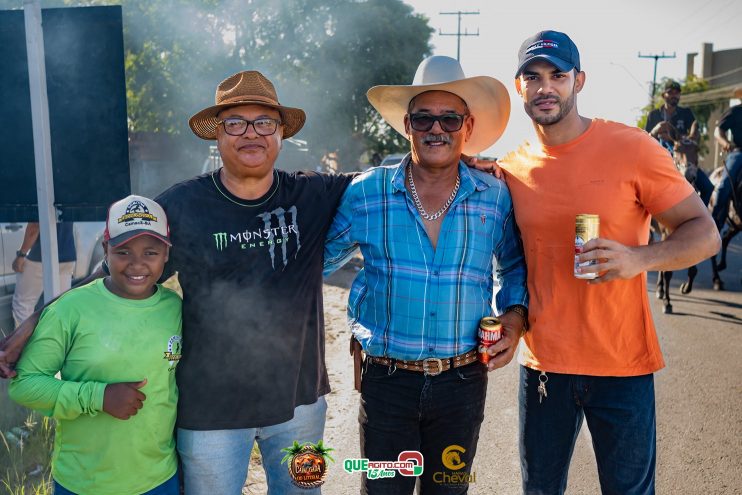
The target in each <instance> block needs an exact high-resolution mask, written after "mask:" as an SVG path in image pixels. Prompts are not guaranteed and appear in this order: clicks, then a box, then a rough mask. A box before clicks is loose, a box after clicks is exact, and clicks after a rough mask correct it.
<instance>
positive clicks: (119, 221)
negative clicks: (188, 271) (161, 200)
mask: <svg viewBox="0 0 742 495" xmlns="http://www.w3.org/2000/svg"><path fill="white" fill-rule="evenodd" d="M142 235H151V236H152V237H156V238H158V239H160V240H161V241H162V242H164V243H165V244H167V245H168V246H172V243H171V242H170V227H169V226H168V223H167V215H165V210H163V209H162V206H160V205H159V204H157V203H156V202H155V201H153V200H151V199H149V198H145V197H144V196H135V195H131V196H127V197H126V198H124V199H121V200H119V201H116V202H115V203H113V204H112V205H111V207H110V208H108V218H107V219H106V232H105V234H104V238H105V240H106V241H108V243H109V245H110V246H111V247H117V246H120V245H121V244H124V243H125V242H128V241H130V240H132V239H134V238H135V237H139V236H142Z"/></svg>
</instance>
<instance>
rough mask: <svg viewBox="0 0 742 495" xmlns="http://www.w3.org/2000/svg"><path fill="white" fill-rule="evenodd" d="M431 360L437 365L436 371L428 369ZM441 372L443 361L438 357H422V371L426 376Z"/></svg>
mask: <svg viewBox="0 0 742 495" xmlns="http://www.w3.org/2000/svg"><path fill="white" fill-rule="evenodd" d="M431 362H433V363H435V364H437V365H438V370H437V371H434V372H433V371H430V368H429V366H430V363H431ZM442 372H443V361H442V360H441V359H440V358H425V359H423V373H424V374H425V375H426V376H437V375H440V374H441V373H442Z"/></svg>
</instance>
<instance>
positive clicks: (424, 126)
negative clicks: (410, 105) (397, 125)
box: [410, 113, 466, 132]
mask: <svg viewBox="0 0 742 495" xmlns="http://www.w3.org/2000/svg"><path fill="white" fill-rule="evenodd" d="M465 118H466V115H459V114H458V113H444V114H443V115H430V114H429V113H411V114H410V125H411V126H412V128H413V129H415V130H416V131H422V132H427V131H429V130H430V129H432V128H433V125H435V123H436V122H438V123H440V126H441V129H443V130H444V131H446V132H456V131H458V130H459V129H461V126H463V125H464V119H465Z"/></svg>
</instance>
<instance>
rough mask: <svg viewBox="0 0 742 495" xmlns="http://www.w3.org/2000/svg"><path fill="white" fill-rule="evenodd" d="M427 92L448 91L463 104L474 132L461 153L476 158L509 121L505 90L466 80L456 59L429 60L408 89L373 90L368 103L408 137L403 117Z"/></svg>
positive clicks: (485, 80) (492, 82)
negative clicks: (467, 108)
mask: <svg viewBox="0 0 742 495" xmlns="http://www.w3.org/2000/svg"><path fill="white" fill-rule="evenodd" d="M426 91H447V92H449V93H453V94H455V95H456V96H458V97H459V98H461V99H462V100H464V101H465V102H466V105H467V106H468V107H469V113H471V115H473V116H474V118H475V121H474V130H473V132H472V135H471V137H470V138H469V141H467V142H466V143H465V144H464V149H463V152H464V153H465V154H467V155H476V154H477V153H479V152H480V151H484V150H486V149H487V148H489V147H490V146H492V145H493V144H495V142H496V141H497V140H498V139H500V136H502V133H503V132H504V131H505V127H506V126H507V124H508V118H509V117H510V97H509V96H508V91H507V89H505V86H504V85H503V84H502V83H501V82H500V81H498V80H497V79H495V78H493V77H489V76H476V77H468V78H467V77H466V76H464V71H463V70H462V69H461V65H459V62H458V61H457V60H456V59H453V58H450V57H444V56H439V55H437V56H433V57H428V58H426V59H425V60H423V61H422V62H420V65H419V66H418V67H417V72H416V73H415V79H413V81H412V84H411V85H410V86H374V87H373V88H371V89H369V90H368V92H367V93H366V97H368V101H369V102H370V103H371V105H373V107H374V108H375V109H376V110H377V111H378V112H379V113H380V114H381V116H382V117H383V118H384V120H385V121H386V122H387V123H388V124H389V125H390V126H392V127H393V128H394V129H395V130H396V131H397V132H399V133H400V134H402V135H403V136H405V137H407V133H406V132H405V128H404V116H405V115H406V114H407V106H408V105H409V103H410V100H411V99H412V98H414V97H415V96H417V95H419V94H420V93H425V92H426Z"/></svg>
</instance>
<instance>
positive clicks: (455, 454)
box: [441, 445, 466, 471]
mask: <svg viewBox="0 0 742 495" xmlns="http://www.w3.org/2000/svg"><path fill="white" fill-rule="evenodd" d="M464 452H466V449H465V448H464V447H462V446H460V445H449V446H448V447H446V448H445V450H444V451H443V454H442V455H441V461H442V462H443V465H444V466H445V467H446V469H450V470H451V471H458V470H459V469H463V468H464V466H466V463H465V462H462V461H461V454H463V453H464Z"/></svg>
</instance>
